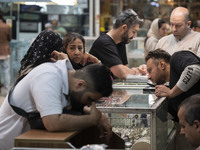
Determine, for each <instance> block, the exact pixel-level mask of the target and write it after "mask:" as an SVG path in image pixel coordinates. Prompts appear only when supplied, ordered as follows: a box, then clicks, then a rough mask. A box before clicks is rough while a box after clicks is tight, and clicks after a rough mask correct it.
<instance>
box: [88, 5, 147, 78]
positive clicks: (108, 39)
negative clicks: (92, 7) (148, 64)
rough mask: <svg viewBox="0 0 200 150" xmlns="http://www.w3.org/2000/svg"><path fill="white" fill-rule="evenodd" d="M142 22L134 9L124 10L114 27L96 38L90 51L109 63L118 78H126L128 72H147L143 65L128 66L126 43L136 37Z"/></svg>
mask: <svg viewBox="0 0 200 150" xmlns="http://www.w3.org/2000/svg"><path fill="white" fill-rule="evenodd" d="M142 22H143V20H142V19H140V18H139V17H138V15H137V13H135V12H134V11H133V10H132V9H128V10H125V11H123V12H122V13H121V14H120V15H119V16H118V17H117V18H116V21H115V23H114V25H113V28H112V29H111V30H110V31H109V32H108V33H106V34H104V35H101V36H100V37H99V38H97V39H96V41H95V42H94V43H93V45H92V48H91V49H90V52H89V53H90V54H92V55H94V56H95V57H97V58H98V59H99V60H101V62H102V63H103V64H105V65H107V66H108V67H109V68H110V70H111V72H112V73H113V75H114V76H115V77H117V78H122V79H125V78H126V77H127V75H128V74H132V75H136V74H139V73H141V74H145V73H146V71H145V67H144V68H143V66H141V67H139V68H128V65H127V64H128V60H127V56H126V45H125V44H128V43H129V42H130V41H131V39H133V38H135V37H136V35H137V32H138V30H139V26H140V24H141V23H142ZM143 69H144V70H143Z"/></svg>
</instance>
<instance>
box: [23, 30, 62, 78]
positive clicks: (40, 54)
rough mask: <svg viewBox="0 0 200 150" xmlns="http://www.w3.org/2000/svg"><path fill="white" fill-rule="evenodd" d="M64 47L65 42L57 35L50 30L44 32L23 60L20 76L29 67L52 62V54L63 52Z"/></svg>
mask: <svg viewBox="0 0 200 150" xmlns="http://www.w3.org/2000/svg"><path fill="white" fill-rule="evenodd" d="M62 46H63V40H62V39H61V37H60V36H59V35H58V34H57V33H55V32H53V31H48V30H44V31H42V32H41V33H40V34H39V35H38V36H37V37H36V39H35V40H34V42H33V43H32V44H31V46H30V48H29V49H28V51H27V53H26V54H25V56H24V58H23V59H22V60H21V67H20V70H19V76H20V75H21V74H22V72H23V71H24V70H26V69H27V68H28V67H29V68H34V67H36V66H38V65H40V64H42V63H44V62H50V58H51V53H52V52H53V51H54V50H57V51H61V47H62Z"/></svg>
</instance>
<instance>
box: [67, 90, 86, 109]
mask: <svg viewBox="0 0 200 150" xmlns="http://www.w3.org/2000/svg"><path fill="white" fill-rule="evenodd" d="M84 92H85V91H81V92H74V91H72V92H70V95H69V99H70V104H71V107H72V110H74V111H79V112H83V107H84V106H85V104H82V103H81V102H80V99H81V98H82V96H83V94H84Z"/></svg>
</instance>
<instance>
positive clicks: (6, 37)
mask: <svg viewBox="0 0 200 150" xmlns="http://www.w3.org/2000/svg"><path fill="white" fill-rule="evenodd" d="M0 36H1V38H0V65H1V73H2V74H3V77H4V86H5V91H6V94H7V93H8V91H9V89H10V45H9V42H10V40H11V29H10V27H9V25H7V24H5V23H4V22H3V12H2V11H0Z"/></svg>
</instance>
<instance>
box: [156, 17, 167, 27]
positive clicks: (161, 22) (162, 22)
mask: <svg viewBox="0 0 200 150" xmlns="http://www.w3.org/2000/svg"><path fill="white" fill-rule="evenodd" d="M164 23H166V22H165V21H164V20H162V19H159V20H158V28H159V29H160V28H161V27H162V25H163V24H164Z"/></svg>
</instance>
